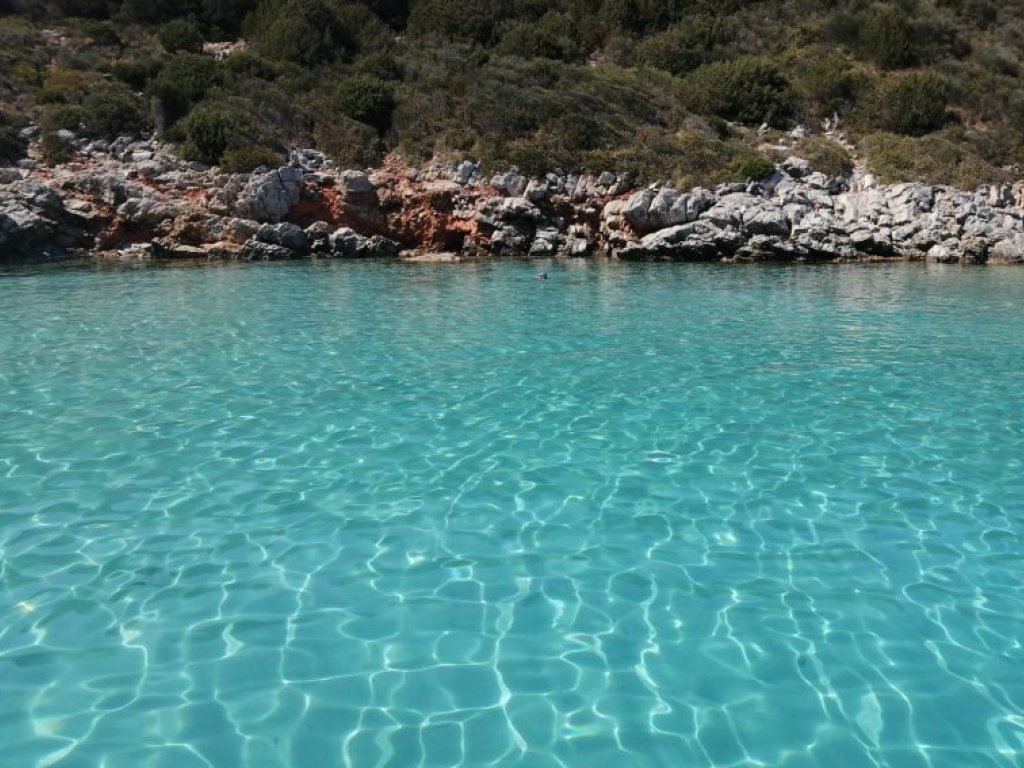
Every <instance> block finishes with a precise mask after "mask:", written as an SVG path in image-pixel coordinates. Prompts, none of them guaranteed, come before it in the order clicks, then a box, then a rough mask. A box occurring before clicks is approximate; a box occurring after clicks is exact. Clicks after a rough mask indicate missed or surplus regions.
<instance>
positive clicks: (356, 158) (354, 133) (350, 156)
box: [313, 117, 381, 168]
mask: <svg viewBox="0 0 1024 768" xmlns="http://www.w3.org/2000/svg"><path fill="white" fill-rule="evenodd" d="M313 136H314V138H315V139H316V144H317V146H318V147H319V148H320V149H321V150H322V151H323V152H326V153H327V154H328V155H329V156H330V157H332V158H333V159H334V161H335V162H336V163H337V164H338V165H339V166H341V167H342V168H368V167H370V166H372V165H374V164H375V163H377V162H379V161H380V158H381V144H380V140H379V139H378V137H377V132H376V131H375V130H374V129H373V128H370V127H369V126H368V125H364V124H363V123H358V122H356V121H355V120H351V119H349V118H347V117H326V118H325V119H322V120H320V121H319V122H317V124H316V126H315V127H314V129H313Z"/></svg>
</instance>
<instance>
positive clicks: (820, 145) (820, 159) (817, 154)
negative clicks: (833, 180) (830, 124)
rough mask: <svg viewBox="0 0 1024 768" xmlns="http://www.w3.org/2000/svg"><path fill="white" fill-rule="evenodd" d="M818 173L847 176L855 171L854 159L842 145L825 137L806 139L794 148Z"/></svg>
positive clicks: (796, 153)
mask: <svg viewBox="0 0 1024 768" xmlns="http://www.w3.org/2000/svg"><path fill="white" fill-rule="evenodd" d="M793 154H795V155H798V156H799V157H802V158H804V159H805V160H807V162H809V163H810V164H811V167H812V168H813V169H814V170H816V171H821V172H822V173H824V174H825V175H826V176H845V175H847V174H849V173H851V172H852V171H853V158H851V157H850V153H849V152H847V151H846V149H845V148H843V146H842V145H841V144H838V143H837V142H835V141H833V140H832V139H829V138H827V137H825V136H814V137H812V138H809V139H805V140H803V141H801V142H800V143H799V144H797V145H796V146H795V147H794V148H793Z"/></svg>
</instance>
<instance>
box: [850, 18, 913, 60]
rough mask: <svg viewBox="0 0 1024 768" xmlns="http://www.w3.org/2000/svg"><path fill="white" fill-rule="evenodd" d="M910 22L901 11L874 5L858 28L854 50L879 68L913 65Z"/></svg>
mask: <svg viewBox="0 0 1024 768" xmlns="http://www.w3.org/2000/svg"><path fill="white" fill-rule="evenodd" d="M911 35H912V30H911V26H910V19H909V18H908V17H907V14H906V13H905V12H904V11H902V10H901V9H900V8H897V7H895V6H893V5H888V4H879V5H874V6H872V7H871V9H870V10H869V11H868V12H867V14H866V15H865V17H864V18H863V19H862V21H861V24H860V30H859V35H858V39H857V47H858V50H859V51H860V53H861V55H862V56H864V57H865V58H867V59H868V60H870V61H873V62H874V63H875V64H878V65H879V66H880V67H886V68H893V67H903V66H906V65H908V64H910V63H911V62H912V61H913V58H914V56H913V50H912V48H911Z"/></svg>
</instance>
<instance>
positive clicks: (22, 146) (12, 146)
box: [0, 107, 28, 165]
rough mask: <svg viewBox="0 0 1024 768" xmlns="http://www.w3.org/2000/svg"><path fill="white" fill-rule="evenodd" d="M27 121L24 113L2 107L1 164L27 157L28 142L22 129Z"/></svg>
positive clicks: (0, 121)
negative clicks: (22, 135) (23, 136)
mask: <svg viewBox="0 0 1024 768" xmlns="http://www.w3.org/2000/svg"><path fill="white" fill-rule="evenodd" d="M26 123H27V121H26V120H25V117H24V116H23V115H21V114H19V113H17V112H15V111H13V110H8V109H4V108H2V107H0V165H13V164H14V163H16V162H18V161H19V160H21V159H22V158H23V157H25V152H26V150H27V149H28V142H27V141H26V140H25V139H23V138H22V137H21V133H20V131H21V129H22V128H23V127H24V126H25V124H26Z"/></svg>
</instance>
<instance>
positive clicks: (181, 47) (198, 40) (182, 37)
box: [156, 19, 203, 53]
mask: <svg viewBox="0 0 1024 768" xmlns="http://www.w3.org/2000/svg"><path fill="white" fill-rule="evenodd" d="M156 36H157V39H159V40H160V45H162V46H163V47H164V49H165V50H166V51H167V52H168V53H178V52H179V51H185V52H186V53H198V52H199V51H200V50H202V47H203V32H202V30H201V29H200V27H199V23H198V22H197V21H196V20H195V19H173V20H172V21H169V22H167V23H166V24H164V25H163V26H162V27H160V30H159V31H158V32H157V35H156Z"/></svg>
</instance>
